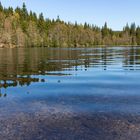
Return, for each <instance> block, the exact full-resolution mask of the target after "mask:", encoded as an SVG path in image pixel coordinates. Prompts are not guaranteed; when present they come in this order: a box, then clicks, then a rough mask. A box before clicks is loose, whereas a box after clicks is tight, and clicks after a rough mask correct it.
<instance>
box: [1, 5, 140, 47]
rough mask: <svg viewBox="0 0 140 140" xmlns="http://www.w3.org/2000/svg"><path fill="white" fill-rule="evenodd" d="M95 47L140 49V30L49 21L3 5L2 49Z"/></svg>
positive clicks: (133, 24) (133, 27)
mask: <svg viewBox="0 0 140 140" xmlns="http://www.w3.org/2000/svg"><path fill="white" fill-rule="evenodd" d="M94 45H140V27H139V26H136V25H135V23H132V24H131V25H128V24H126V25H125V26H124V28H123V30H122V31H113V30H112V29H110V28H109V27H108V26H107V23H105V24H104V26H103V27H102V28H100V27H98V26H95V25H94V24H93V25H91V24H88V23H85V24H78V23H77V22H75V23H71V22H64V21H62V20H61V19H60V18H59V16H58V17H57V19H55V20H54V19H52V20H50V19H48V18H47V19H46V18H44V16H43V14H42V13H40V14H39V15H37V14H36V13H35V12H32V11H28V10H27V8H26V5H25V3H23V6H22V8H20V7H17V8H16V9H13V8H12V7H9V8H4V7H3V6H2V4H0V47H34V46H36V47H40V46H45V47H88V46H94Z"/></svg>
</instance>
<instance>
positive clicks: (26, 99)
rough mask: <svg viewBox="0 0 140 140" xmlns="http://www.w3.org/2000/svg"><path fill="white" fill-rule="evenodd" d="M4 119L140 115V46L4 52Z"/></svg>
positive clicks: (0, 81) (0, 59)
mask: <svg viewBox="0 0 140 140" xmlns="http://www.w3.org/2000/svg"><path fill="white" fill-rule="evenodd" d="M0 88H1V89H0V92H1V93H0V113H1V114H0V115H1V116H2V115H3V114H9V113H11V114H12V113H13V112H18V111H23V112H35V111H37V110H40V109H43V108H46V107H48V108H49V107H50V108H51V107H53V108H55V109H56V110H57V111H59V112H61V111H62V112H63V111H71V112H80V113H84V112H98V113H99V112H105V113H107V112H115V113H136V114H139V113H140V47H103V48H99V47H98V48H30V49H27V48H25V49H22V48H20V49H0Z"/></svg>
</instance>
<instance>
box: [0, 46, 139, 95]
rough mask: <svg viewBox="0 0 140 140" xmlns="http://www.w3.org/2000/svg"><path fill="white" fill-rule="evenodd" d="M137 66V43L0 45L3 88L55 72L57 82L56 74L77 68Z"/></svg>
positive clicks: (76, 71)
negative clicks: (57, 45) (40, 46)
mask: <svg viewBox="0 0 140 140" xmlns="http://www.w3.org/2000/svg"><path fill="white" fill-rule="evenodd" d="M138 70H140V47H95V48H18V49H17V48H14V49H0V88H4V89H7V88H8V87H19V86H30V84H31V83H40V82H44V83H45V82H47V80H46V76H49V75H50V76H58V83H59V82H60V80H59V77H61V76H65V77H67V76H70V75H73V76H74V74H77V75H78V74H80V71H87V72H88V71H92V72H95V71H101V72H102V73H104V71H108V72H110V73H111V72H113V71H119V72H120V73H121V72H126V71H138ZM88 75H90V74H88ZM4 95H5V94H3V96H4ZM1 96H2V95H1ZM5 97H6V96H5Z"/></svg>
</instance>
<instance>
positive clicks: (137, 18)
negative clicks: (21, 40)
mask: <svg viewBox="0 0 140 140" xmlns="http://www.w3.org/2000/svg"><path fill="white" fill-rule="evenodd" d="M23 2H25V3H26V5H27V8H28V9H29V10H32V11H35V12H37V13H40V12H43V14H44V16H45V17H46V18H48V17H49V18H56V17H57V15H59V16H60V18H61V19H63V20H65V21H71V22H75V21H77V22H78V23H84V22H85V21H86V22H88V23H91V24H96V25H98V26H102V25H103V24H104V23H105V21H106V22H107V23H108V26H109V27H111V28H113V29H114V30H120V29H122V27H123V26H124V25H125V24H126V23H127V22H128V23H132V22H135V23H136V24H137V25H140V0H1V3H2V4H3V5H4V6H5V7H7V6H12V7H16V6H22V3H23Z"/></svg>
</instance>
